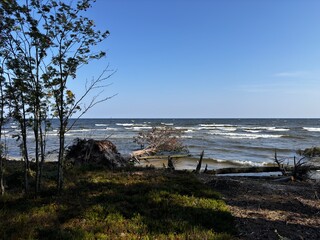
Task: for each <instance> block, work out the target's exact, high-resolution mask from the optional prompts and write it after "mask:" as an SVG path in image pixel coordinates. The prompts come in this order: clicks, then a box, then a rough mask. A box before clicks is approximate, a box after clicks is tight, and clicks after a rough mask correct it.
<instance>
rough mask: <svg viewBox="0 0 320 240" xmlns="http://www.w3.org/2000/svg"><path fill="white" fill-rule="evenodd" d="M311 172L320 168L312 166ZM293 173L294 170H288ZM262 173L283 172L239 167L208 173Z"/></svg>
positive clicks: (209, 171) (269, 168)
mask: <svg viewBox="0 0 320 240" xmlns="http://www.w3.org/2000/svg"><path fill="white" fill-rule="evenodd" d="M309 169H310V170H320V167H316V166H310V167H309ZM288 170H289V171H292V170H293V168H288ZM262 172H281V171H280V169H279V167H271V166H270V167H237V168H220V169H215V170H208V171H206V173H207V174H229V173H262Z"/></svg>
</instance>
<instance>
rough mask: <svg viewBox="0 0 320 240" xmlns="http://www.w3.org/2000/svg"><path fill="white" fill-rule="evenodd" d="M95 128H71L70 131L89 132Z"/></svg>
mask: <svg viewBox="0 0 320 240" xmlns="http://www.w3.org/2000/svg"><path fill="white" fill-rule="evenodd" d="M92 130H93V129H71V130H70V131H69V132H89V131H92Z"/></svg>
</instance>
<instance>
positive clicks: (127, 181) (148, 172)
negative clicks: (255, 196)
mask: <svg viewBox="0 0 320 240" xmlns="http://www.w3.org/2000/svg"><path fill="white" fill-rule="evenodd" d="M49 175H50V174H49ZM49 180H50V179H49ZM46 185H47V188H46V189H44V191H43V194H42V196H40V197H38V198H28V199H26V198H24V197H23V196H22V195H21V194H17V192H9V193H8V194H7V195H6V196H4V197H1V198H0V221H1V224H0V239H232V236H233V234H234V233H235V229H234V224H233V218H232V216H231V214H230V212H229V211H228V209H227V207H226V205H225V203H224V202H223V201H222V200H221V198H220V195H219V194H218V193H217V192H215V191H213V190H212V189H210V188H209V187H207V186H205V185H203V184H202V183H200V182H199V181H198V180H197V179H196V177H195V176H194V175H193V174H192V173H177V172H174V173H172V172H166V171H164V170H154V169H131V170H126V171H124V170H122V171H120V170H119V171H116V172H112V171H108V170H105V169H101V168H100V169H98V168H91V169H90V168H74V169H71V170H68V172H67V173H66V182H65V190H64V192H63V194H62V195H61V196H56V195H53V194H52V192H53V189H51V187H50V186H53V183H50V181H49V182H47V183H46Z"/></svg>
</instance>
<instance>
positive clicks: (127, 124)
mask: <svg viewBox="0 0 320 240" xmlns="http://www.w3.org/2000/svg"><path fill="white" fill-rule="evenodd" d="M116 125H118V126H124V127H130V126H133V125H134V124H133V123H116Z"/></svg>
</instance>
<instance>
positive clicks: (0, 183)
mask: <svg viewBox="0 0 320 240" xmlns="http://www.w3.org/2000/svg"><path fill="white" fill-rule="evenodd" d="M0 191H1V195H2V196H3V195H4V193H5V189H4V176H3V158H2V157H1V159H0Z"/></svg>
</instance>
